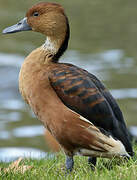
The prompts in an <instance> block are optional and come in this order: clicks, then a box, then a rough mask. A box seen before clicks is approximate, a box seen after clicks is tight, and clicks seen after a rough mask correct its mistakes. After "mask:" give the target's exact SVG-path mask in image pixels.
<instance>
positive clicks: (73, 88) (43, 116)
mask: <svg viewBox="0 0 137 180" xmlns="http://www.w3.org/2000/svg"><path fill="white" fill-rule="evenodd" d="M27 30H33V31H36V32H40V33H42V34H44V35H45V36H46V37H47V39H46V41H45V43H44V44H43V45H42V46H41V47H39V48H37V49H35V50H34V51H32V52H31V53H30V54H29V56H28V57H27V58H26V59H25V61H24V63H23V65H22V67H21V70H20V75H19V89H20V92H21V94H22V96H23V98H24V100H25V101H26V102H27V103H28V104H29V105H30V107H31V108H32V110H33V111H34V113H35V114H36V116H37V117H38V119H40V120H41V121H42V123H43V124H44V126H45V127H46V128H47V129H48V130H49V131H50V133H51V134H52V136H53V137H54V138H55V139H56V140H57V141H58V142H59V144H60V145H61V147H62V148H63V149H64V152H65V154H66V169H67V171H71V170H72V169H73V164H74V162H73V156H74V155H75V154H79V155H83V156H89V163H90V164H93V165H95V164H96V157H106V158H112V157H121V156H126V157H131V156H133V150H132V145H131V143H130V140H129V135H128V131H127V127H126V124H125V122H124V119H123V115H122V112H121V110H120V108H119V106H118V105H117V103H116V101H115V99H114V98H113V97H112V95H111V94H110V93H109V91H108V90H107V89H106V88H105V87H104V85H103V84H102V83H101V82H100V81H99V80H98V79H97V77H95V76H94V75H93V74H90V73H89V72H87V71H86V70H84V69H81V68H79V67H77V66H74V65H72V64H66V63H59V62H58V61H59V58H60V56H61V55H62V54H63V53H64V51H65V50H66V49H67V46H68V41H69V34H70V30H69V23H68V18H67V16H66V15H65V12H64V9H63V8H62V6H61V5H59V4H56V3H45V2H42V3H38V4H36V5H34V6H33V7H32V8H30V9H29V10H28V12H27V14H26V17H25V18H24V19H23V20H21V21H20V22H19V23H17V24H16V25H13V26H11V27H8V28H6V29H5V30H3V33H4V34H7V33H15V32H20V31H27Z"/></svg>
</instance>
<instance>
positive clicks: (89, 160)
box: [88, 157, 97, 170]
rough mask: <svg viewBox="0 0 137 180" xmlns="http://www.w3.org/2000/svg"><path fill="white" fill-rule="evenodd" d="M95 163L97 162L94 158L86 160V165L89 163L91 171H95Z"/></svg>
mask: <svg viewBox="0 0 137 180" xmlns="http://www.w3.org/2000/svg"><path fill="white" fill-rule="evenodd" d="M96 162H97V158H96V157H89V158H88V163H89V165H90V167H91V169H92V170H95V166H96Z"/></svg>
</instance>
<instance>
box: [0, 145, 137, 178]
mask: <svg viewBox="0 0 137 180" xmlns="http://www.w3.org/2000/svg"><path fill="white" fill-rule="evenodd" d="M136 149H137V148H136ZM136 152H137V151H136ZM74 160H75V164H74V169H73V171H72V172H71V173H70V174H69V175H66V174H65V156H64V154H61V153H60V154H59V155H57V156H55V157H54V158H49V159H41V160H31V159H23V160H22V161H21V163H20V165H19V166H21V165H29V166H32V169H29V170H27V171H26V172H25V173H20V172H19V171H17V172H14V171H13V170H10V171H8V172H5V171H4V168H6V167H8V166H9V164H6V163H0V167H1V169H2V170H1V176H0V180H58V179H59V180H63V179H64V180H91V179H93V180H137V160H135V159H134V160H132V159H131V160H129V161H128V162H124V161H120V160H116V159H112V160H107V159H102V158H98V162H97V166H96V169H95V171H94V172H93V171H92V170H91V169H90V166H89V165H88V163H87V158H86V157H79V156H75V158H74Z"/></svg>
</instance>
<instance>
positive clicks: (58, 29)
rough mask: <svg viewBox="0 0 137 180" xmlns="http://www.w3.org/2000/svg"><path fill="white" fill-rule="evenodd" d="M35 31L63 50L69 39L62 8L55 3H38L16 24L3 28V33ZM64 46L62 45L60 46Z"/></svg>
mask: <svg viewBox="0 0 137 180" xmlns="http://www.w3.org/2000/svg"><path fill="white" fill-rule="evenodd" d="M30 30H32V31H36V32H40V33H42V34H44V35H46V36H47V37H48V42H47V43H49V41H50V42H51V43H52V44H54V46H56V47H55V48H56V49H58V51H59V49H60V48H62V49H63V50H65V49H66V48H67V45H68V39H69V24H68V19H67V17H66V15H65V13H64V9H63V8H62V6H61V5H59V4H57V3H46V2H41V3H38V4H36V5H34V6H32V8H30V9H29V10H28V12H27V13H26V17H25V18H24V19H22V20H21V21H19V22H18V23H17V24H15V25H13V26H10V27H8V28H6V29H4V30H3V34H9V33H16V32H21V31H30ZM62 46H64V47H62Z"/></svg>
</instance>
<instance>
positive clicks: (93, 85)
mask: <svg viewBox="0 0 137 180" xmlns="http://www.w3.org/2000/svg"><path fill="white" fill-rule="evenodd" d="M49 80H50V83H51V85H52V87H53V89H54V90H55V92H56V93H57V95H58V96H59V98H60V99H61V100H62V102H63V103H64V104H65V105H66V106H67V107H69V108H70V109H72V110H73V111H75V112H77V113H79V114H80V115H81V116H83V117H85V118H86V119H88V120H89V121H91V122H92V123H93V124H94V125H95V126H97V127H98V128H99V129H100V130H101V131H102V132H103V133H104V134H108V135H112V136H113V137H114V138H116V139H118V140H120V141H121V142H122V143H123V144H124V146H125V148H126V150H127V152H128V153H129V154H130V155H131V156H132V155H133V151H132V146H131V143H130V140H129V135H128V131H127V128H126V125H125V122H124V119H123V115H122V112H121V110H120V108H119V106H118V104H117V103H116V101H115V99H114V98H113V97H112V95H111V94H110V93H109V91H108V90H107V89H106V88H105V87H104V85H103V84H102V83H101V82H100V81H99V80H98V79H97V78H96V77H95V76H94V75H92V74H90V73H88V72H87V71H85V70H83V69H81V68H78V67H76V66H74V65H71V64H62V63H59V64H56V66H54V68H53V69H52V70H51V72H50V75H49Z"/></svg>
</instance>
